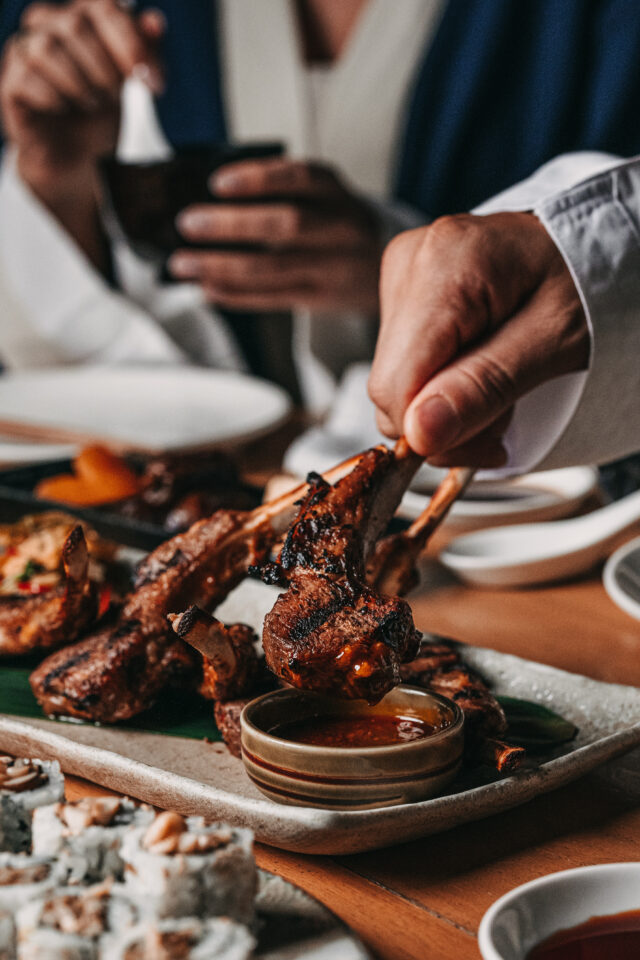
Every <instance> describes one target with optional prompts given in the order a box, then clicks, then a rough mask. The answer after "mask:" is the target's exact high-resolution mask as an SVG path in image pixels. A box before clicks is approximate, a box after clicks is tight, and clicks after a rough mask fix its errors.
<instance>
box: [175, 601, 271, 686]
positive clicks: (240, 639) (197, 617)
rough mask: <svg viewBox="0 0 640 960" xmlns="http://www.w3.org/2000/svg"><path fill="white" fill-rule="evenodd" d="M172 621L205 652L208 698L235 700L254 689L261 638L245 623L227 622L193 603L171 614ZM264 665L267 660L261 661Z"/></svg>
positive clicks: (179, 632) (180, 633) (182, 635)
mask: <svg viewBox="0 0 640 960" xmlns="http://www.w3.org/2000/svg"><path fill="white" fill-rule="evenodd" d="M169 620H170V621H171V625H172V627H173V629H174V631H175V633H176V634H177V636H179V637H180V638H181V639H182V640H185V641H186V642H187V643H188V644H189V645H190V646H192V647H194V649H196V650H197V651H198V652H199V653H201V654H202V684H201V685H200V693H201V694H202V696H203V697H206V698H207V700H233V699H237V698H238V697H244V696H247V695H249V694H251V693H252V692H253V690H254V689H255V688H256V686H257V680H258V674H259V673H260V667H261V661H260V658H259V657H258V653H257V651H256V644H257V642H258V638H257V636H256V634H255V632H254V631H253V630H252V628H251V627H248V626H246V624H244V623H233V624H230V625H229V626H227V625H226V624H224V623H221V622H220V621H219V620H216V618H215V617H211V616H209V614H208V613H205V611H204V610H201V609H200V607H196V606H192V607H189V609H188V610H185V612H184V613H180V614H173V613H170V614H169ZM262 667H263V669H266V667H264V663H262Z"/></svg>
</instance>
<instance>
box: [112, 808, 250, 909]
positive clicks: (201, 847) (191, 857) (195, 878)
mask: <svg viewBox="0 0 640 960" xmlns="http://www.w3.org/2000/svg"><path fill="white" fill-rule="evenodd" d="M252 845H253V834H252V833H251V831H250V830H240V829H234V828H233V827H230V826H229V825H228V824H224V823H214V824H209V825H207V824H205V821H204V820H203V819H202V818H201V817H188V818H185V817H181V816H180V815H179V814H177V813H170V812H165V813H160V814H158V815H157V816H156V817H155V819H154V821H153V823H152V824H151V825H150V826H149V827H146V828H144V827H143V828H140V829H136V830H132V831H130V832H129V833H128V834H127V835H126V836H125V838H124V841H123V844H122V851H121V853H122V859H123V860H124V862H125V865H126V867H125V885H126V886H127V887H129V888H130V889H131V891H132V892H133V894H134V895H135V896H138V897H144V898H145V899H146V902H147V903H148V904H149V908H150V910H152V911H153V913H154V914H155V915H156V916H157V917H189V916H198V917H205V918H206V917H218V916H225V917H230V918H231V919H232V920H238V921H240V922H241V923H249V922H250V921H251V920H252V919H253V913H254V899H255V894H256V887H257V872H256V865H255V862H254V859H253V853H252Z"/></svg>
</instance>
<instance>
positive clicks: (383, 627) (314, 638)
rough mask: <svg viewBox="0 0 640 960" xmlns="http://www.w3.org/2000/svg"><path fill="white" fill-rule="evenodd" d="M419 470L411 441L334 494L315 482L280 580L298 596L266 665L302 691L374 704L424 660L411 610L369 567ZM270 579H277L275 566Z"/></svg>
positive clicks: (290, 602)
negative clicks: (383, 591) (405, 670)
mask: <svg viewBox="0 0 640 960" xmlns="http://www.w3.org/2000/svg"><path fill="white" fill-rule="evenodd" d="M419 465H420V458H419V457H418V456H417V455H416V454H414V453H412V452H411V451H410V450H409V448H408V446H407V445H406V441H404V440H401V441H399V443H398V445H397V446H396V449H395V451H390V450H388V449H387V448H386V447H384V446H379V447H374V448H372V449H371V450H368V451H366V452H365V453H364V454H362V456H361V458H360V461H359V462H358V464H357V466H356V467H355V468H354V469H353V470H352V471H351V473H350V474H349V475H348V476H346V477H343V478H342V479H341V480H339V481H338V482H337V483H336V484H335V485H334V486H331V485H329V484H328V483H327V482H326V480H323V479H322V478H321V477H319V476H314V475H312V476H311V477H310V478H309V479H310V480H311V484H310V487H309V490H308V492H307V495H306V496H305V497H304V498H303V500H302V501H301V504H300V510H299V512H298V515H297V517H296V519H295V521H294V523H293V524H292V526H291V528H290V530H289V532H288V534H287V537H286V540H285V543H284V546H283V547H282V550H281V552H280V557H279V561H278V563H277V564H276V565H275V573H276V575H277V577H278V579H280V580H281V581H285V582H287V583H288V585H289V588H288V590H287V591H286V593H284V594H282V595H281V596H280V597H279V598H278V600H277V601H276V604H275V606H274V607H273V610H271V612H270V613H268V614H267V616H266V618H265V621H264V630H263V644H264V649H265V655H266V659H267V664H268V666H269V667H270V669H271V670H272V671H273V672H274V673H275V674H276V675H277V676H279V677H280V678H281V679H283V680H286V681H287V682H289V683H292V684H293V685H294V686H297V687H302V688H307V689H313V690H316V691H318V692H322V693H326V694H329V695H333V696H338V697H345V698H351V699H359V698H361V699H365V700H368V701H369V702H372V703H375V702H376V701H378V700H380V699H381V698H382V697H383V696H384V694H385V693H387V692H388V691H389V690H391V689H392V688H393V687H394V686H396V685H397V684H398V683H399V682H400V669H399V667H400V663H402V662H403V661H405V660H407V659H411V657H412V656H413V655H414V654H415V651H416V648H417V640H416V630H415V626H414V623H413V617H412V615H411V609H410V607H409V605H408V604H407V603H406V602H405V601H403V600H400V599H399V598H394V597H386V596H382V595H380V594H379V593H377V592H376V591H375V590H373V589H372V588H371V587H369V586H368V585H367V583H366V582H365V561H366V558H367V556H368V555H369V553H370V552H371V549H372V548H373V545H374V544H375V542H376V540H377V538H378V537H379V536H380V534H381V533H382V531H383V530H384V528H385V527H386V525H387V523H388V522H389V520H390V519H391V517H392V516H393V514H394V512H395V509H396V507H397V505H398V503H399V501H400V499H401V497H402V494H403V493H404V490H405V489H406V487H407V486H408V484H409V482H410V480H411V478H412V476H413V475H414V473H415V471H416V470H417V468H418V466H419ZM265 576H266V579H271V580H273V579H274V565H273V564H270V565H268V567H267V569H266V571H265Z"/></svg>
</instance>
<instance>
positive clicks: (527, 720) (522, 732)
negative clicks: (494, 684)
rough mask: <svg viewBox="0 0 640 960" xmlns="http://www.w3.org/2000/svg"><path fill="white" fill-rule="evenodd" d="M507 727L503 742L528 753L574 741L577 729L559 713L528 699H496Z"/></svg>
mask: <svg viewBox="0 0 640 960" xmlns="http://www.w3.org/2000/svg"><path fill="white" fill-rule="evenodd" d="M497 699H498V701H499V702H500V704H501V706H502V709H503V710H504V712H505V714H506V717H507V723H508V724H509V727H508V730H507V733H506V739H507V740H508V741H509V743H513V744H515V745H516V746H520V747H524V748H525V749H526V750H528V751H529V752H531V753H540V752H543V751H545V750H551V749H553V747H558V746H560V745H561V744H563V743H568V742H569V741H570V740H573V738H574V737H575V735H576V734H577V732H578V728H577V727H576V726H574V724H573V723H570V722H569V721H568V720H565V719H564V717H561V716H560V715H559V714H557V713H554V712H553V710H549V708H548V707H543V706H542V704H539V703H532V702H531V701H529V700H517V699H515V698H514V697H498V698H497Z"/></svg>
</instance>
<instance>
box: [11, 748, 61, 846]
mask: <svg viewBox="0 0 640 960" xmlns="http://www.w3.org/2000/svg"><path fill="white" fill-rule="evenodd" d="M63 797H64V777H63V776H62V773H61V772H60V764H59V763H57V762H55V761H54V762H48V761H46V760H25V759H14V758H13V757H5V756H0V850H5V851H6V850H8V851H10V852H12V853H18V852H20V851H21V850H30V849H31V816H32V813H33V811H34V810H36V809H37V808H38V807H42V806H44V805H45V804H49V803H56V802H57V801H58V800H62V799H63Z"/></svg>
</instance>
